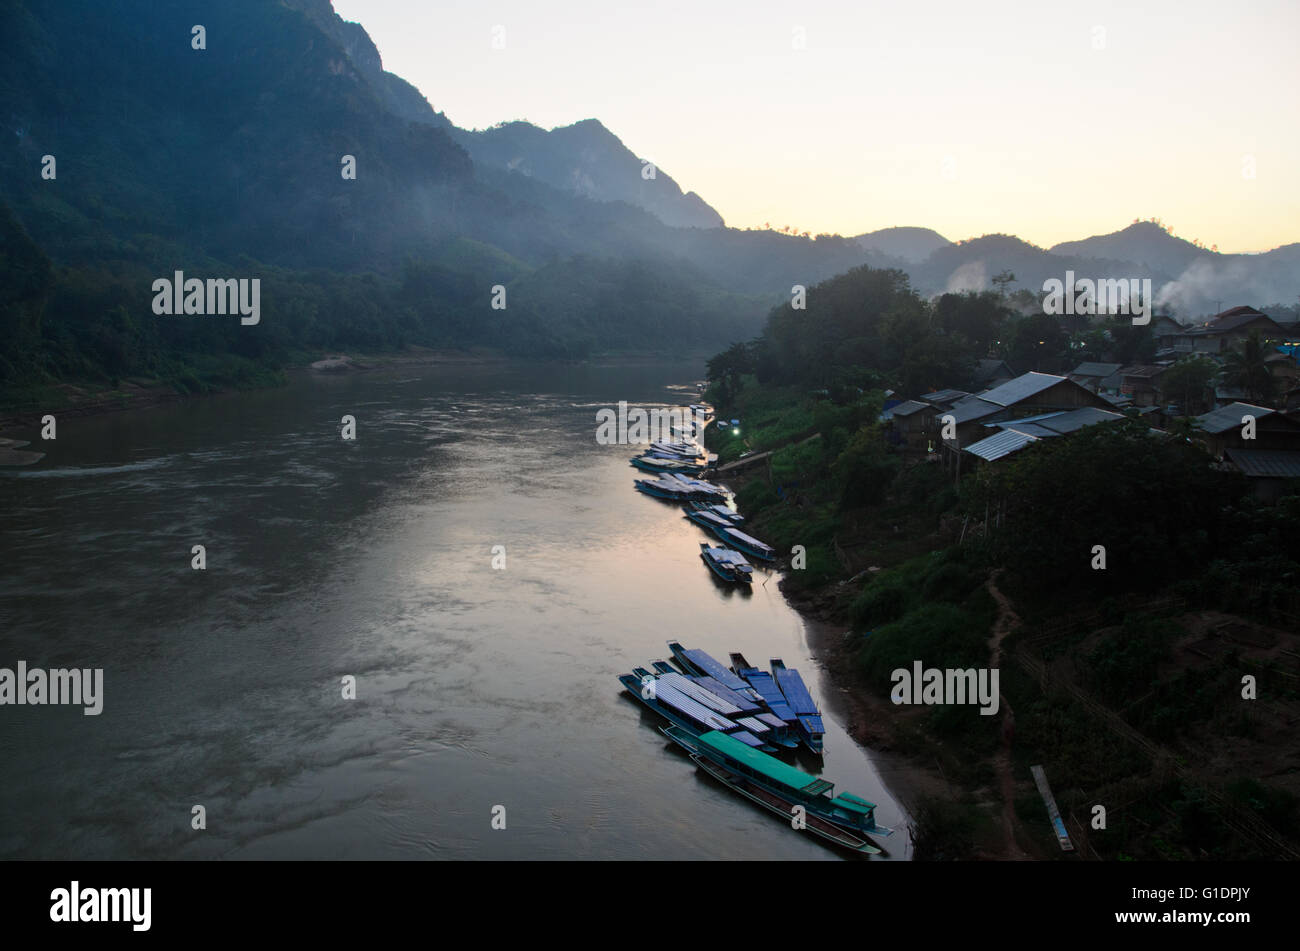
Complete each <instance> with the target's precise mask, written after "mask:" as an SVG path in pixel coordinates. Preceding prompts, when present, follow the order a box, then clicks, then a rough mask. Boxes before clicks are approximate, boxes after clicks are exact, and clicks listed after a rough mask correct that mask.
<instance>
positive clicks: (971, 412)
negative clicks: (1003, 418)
mask: <svg viewBox="0 0 1300 951" xmlns="http://www.w3.org/2000/svg"><path fill="white" fill-rule="evenodd" d="M1004 409H1006V407H1005V406H999V405H998V404H996V403H990V402H988V401H987V400H984V399H980V397H978V396H968V397H966V398H965V399H964V400H959V401H958V402H956V403H955V404H953V407H952V409H951V410H949V412H948V413H945V414H942V415H948V414H951V415H952V417H953V419H955V420H956V421H957V422H958V423H959V424H960V423H969V422H970V421H971V420H975V419H983V418H984V417H985V416H992V415H993V414H994V413H1000V412H1002V411H1003V410H1004ZM941 421H942V417H941Z"/></svg>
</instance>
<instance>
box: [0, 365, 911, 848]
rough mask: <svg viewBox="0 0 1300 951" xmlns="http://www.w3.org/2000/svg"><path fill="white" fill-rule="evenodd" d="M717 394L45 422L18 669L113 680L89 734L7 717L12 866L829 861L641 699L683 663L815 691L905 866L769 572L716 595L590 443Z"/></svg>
mask: <svg viewBox="0 0 1300 951" xmlns="http://www.w3.org/2000/svg"><path fill="white" fill-rule="evenodd" d="M702 376H703V366H702V365H701V364H697V363H691V362H681V363H659V364H650V363H643V364H636V365H627V364H614V363H609V364H599V363H595V364H591V365H582V366H561V365H521V364H486V365H481V366H464V365H455V366H441V365H429V366H416V367H410V366H406V367H401V368H393V369H385V370H375V371H369V372H361V373H348V374H341V375H336V376H324V375H306V374H304V375H300V376H296V377H295V378H294V379H293V380H292V382H291V383H290V384H289V385H288V386H286V387H282V388H278V389H273V390H264V391H256V392H245V393H235V394H227V395H222V396H218V397H210V398H203V399H196V400H190V401H186V402H183V403H179V404H173V405H170V406H166V407H163V408H157V409H150V410H142V411H138V412H124V413H118V414H112V415H106V416H98V417H86V418H74V417H68V418H66V419H62V420H59V422H58V431H57V437H58V438H57V440H55V441H53V442H46V443H43V444H42V445H41V446H40V447H39V448H40V449H42V450H44V451H45V452H46V453H47V455H46V457H45V459H43V460H42V461H41V462H40V463H38V464H37V465H35V466H33V467H30V468H27V469H8V470H0V494H3V496H4V504H3V506H0V551H2V552H3V559H2V561H3V566H4V567H3V571H2V572H0V613H2V614H3V629H2V633H0V667H8V668H14V667H15V666H16V664H17V662H18V661H20V660H22V661H26V663H27V665H28V667H29V668H32V667H41V668H57V667H79V668H103V670H104V699H103V711H102V713H101V714H100V715H98V716H84V715H83V713H82V710H81V708H80V707H68V706H63V707H59V706H4V707H0V755H2V756H3V762H4V774H5V778H4V782H3V784H0V856H2V857H5V858H39V859H109V858H122V859H126V858H131V859H134V858H168V859H171V858H179V859H190V858H230V859H269V858H277V859H278V858H310V859H342V858H358V859H360V858H393V859H411V858H449V859H452V858H460V859H464V858H496V859H520V858H527V859H603V858H618V859H671V858H682V859H709V858H720V859H827V860H835V859H838V858H840V857H841V856H840V853H838V852H836V851H834V850H832V849H831V848H829V847H827V846H824V845H822V844H820V843H819V841H818V840H816V839H814V838H812V837H811V836H809V835H807V834H803V833H796V832H794V831H792V830H791V829H790V828H789V825H788V824H787V823H783V822H782V821H781V820H780V819H779V818H777V817H775V816H772V815H770V814H769V813H766V812H763V811H761V810H759V809H758V808H757V807H756V806H753V805H751V804H750V803H748V802H747V801H745V800H743V799H741V798H740V797H738V796H736V795H735V794H734V793H732V792H730V791H729V790H727V789H725V788H723V787H721V786H719V785H718V784H716V783H715V782H713V781H712V780H710V779H708V778H706V777H704V776H703V775H701V774H699V773H698V771H697V770H696V769H695V768H694V766H693V765H692V764H691V763H690V761H689V760H688V759H687V758H686V757H685V756H684V755H683V754H682V753H681V752H679V751H678V750H676V749H675V748H673V747H671V746H670V744H669V743H668V741H667V740H666V739H665V738H664V737H663V736H662V735H660V734H659V733H658V731H657V730H656V729H654V727H655V726H656V725H657V721H656V718H655V717H654V715H653V714H651V713H649V712H648V711H645V710H644V709H643V708H642V707H641V706H640V705H639V704H637V703H636V702H635V701H633V700H632V699H631V698H629V697H628V696H626V695H625V694H624V693H623V691H622V688H621V686H620V684H619V683H618V681H617V679H616V678H617V676H618V675H619V674H621V673H624V672H628V671H630V670H631V668H633V667H635V666H638V665H646V666H648V662H649V661H651V660H653V659H657V658H663V657H666V656H667V648H666V646H665V642H666V641H668V640H671V639H680V640H681V641H682V642H683V643H685V644H686V646H688V647H703V648H705V649H707V650H709V651H711V652H712V653H714V654H715V656H718V657H719V658H720V659H724V660H725V658H726V655H727V653H728V652H730V651H741V652H743V653H745V654H746V655H747V656H748V657H749V659H750V660H751V661H756V662H758V663H763V664H765V663H766V661H767V659H768V658H769V657H777V656H780V657H783V658H784V659H785V661H786V663H787V665H789V666H797V667H799V668H800V669H801V671H802V672H803V674H804V677H805V679H806V680H807V681H808V684H809V688H810V689H811V690H812V692H813V695H814V697H816V698H817V699H818V701H819V703H820V704H821V705H822V707H823V709H824V710H826V712H827V713H828V717H827V730H828V733H827V737H826V748H827V752H826V756H825V763H824V767H825V775H826V777H827V778H829V779H831V780H833V781H835V782H836V783H837V786H838V788H840V789H845V790H849V791H852V792H855V793H857V794H858V795H862V796H865V797H867V798H869V799H871V800H873V801H875V802H877V803H878V804H879V808H878V810H877V819H878V821H879V822H881V823H883V824H885V825H888V826H894V827H896V828H899V831H898V832H896V833H895V834H894V835H893V836H892V837H890V838H888V839H884V840H881V841H880V842H878V843H877V844H880V845H883V846H884V847H885V848H886V850H887V853H888V855H887V856H886V857H890V858H907V857H908V856H909V853H910V845H909V843H908V841H907V833H906V830H905V828H904V826H905V823H906V815H905V813H904V812H903V810H902V808H901V806H900V805H899V804H898V803H897V802H896V801H895V800H894V798H893V797H892V796H891V795H890V793H889V791H888V790H887V789H886V788H885V786H884V784H883V782H882V781H881V778H880V776H879V774H878V772H877V770H876V767H875V765H874V764H873V762H872V760H871V757H870V755H869V754H868V753H867V752H865V751H863V750H862V749H860V748H859V747H857V746H856V745H855V744H854V743H853V742H852V740H850V739H849V738H848V736H847V735H846V734H845V732H844V725H843V721H842V718H841V716H840V714H839V713H838V711H837V710H836V708H835V705H834V704H833V703H828V702H827V701H826V699H825V695H824V691H825V690H826V689H829V688H828V687H827V686H826V680H825V678H823V677H822V676H821V673H820V671H819V670H818V668H817V667H816V665H815V663H814V662H813V661H812V660H811V658H810V654H809V648H808V644H807V634H806V631H805V627H804V624H803V622H802V621H801V619H800V617H799V615H798V614H797V613H796V612H795V611H794V610H793V609H792V608H791V607H790V606H789V605H788V604H787V603H786V601H785V600H784V598H783V597H782V596H781V594H780V592H779V591H778V590H777V577H776V575H775V574H768V573H763V574H762V579H761V580H763V583H756V584H755V585H754V590H753V593H752V594H749V595H746V594H743V593H739V592H735V591H729V590H727V589H725V588H724V587H722V586H721V585H720V584H718V583H715V582H714V580H713V578H712V576H711V575H710V574H709V572H708V571H707V569H706V568H705V566H704V565H703V563H702V562H701V561H700V558H699V554H698V551H699V549H698V545H699V542H700V541H703V540H705V536H704V535H703V533H702V531H701V530H700V529H699V528H697V527H696V526H694V525H692V524H691V523H690V522H688V521H686V520H685V519H684V518H682V516H681V512H680V511H679V510H677V509H676V508H674V507H673V506H670V505H668V504H665V503H662V502H659V501H657V500H655V499H651V498H647V497H645V496H642V495H641V494H640V493H638V492H636V491H634V489H633V479H634V478H635V477H637V476H638V475H639V473H637V471H636V470H634V469H632V468H631V467H630V466H629V465H628V457H629V455H631V452H630V450H629V447H627V446H603V445H598V444H597V441H596V439H595V429H596V411H597V409H599V408H601V407H605V406H609V407H615V406H617V404H618V401H619V400H628V401H629V402H631V403H633V404H636V403H641V404H644V405H671V404H678V403H685V402H690V401H691V400H692V399H693V398H694V390H693V389H680V388H677V387H680V386H681V385H684V384H690V383H692V382H693V381H696V380H698V379H700V378H701V377H702ZM344 415H352V416H354V417H355V419H356V435H357V438H356V439H355V440H354V441H345V440H343V439H342V438H341V437H340V420H341V418H342V417H343V416H344ZM29 438H30V437H29ZM34 448H35V447H34ZM195 545H202V546H204V548H205V557H206V568H205V569H204V570H195V569H194V568H192V567H191V561H192V558H193V557H194V556H193V555H192V554H191V551H192V547H193V546H195ZM498 545H499V546H504V554H505V568H504V570H499V569H495V568H494V567H493V549H494V546H498ZM345 677H353V678H355V683H356V688H355V692H356V698H355V699H344V697H343V692H344V690H343V687H342V684H343V678H345ZM803 765H805V768H807V764H803ZM195 806H202V807H203V814H204V816H205V820H206V828H204V829H201V830H196V829H194V828H192V825H193V822H194V820H193V816H194V807H195ZM497 806H503V807H504V818H505V828H504V829H494V828H493V822H492V819H493V814H494V807H497ZM497 812H498V813H499V812H500V810H497ZM498 824H500V823H499V822H498Z"/></svg>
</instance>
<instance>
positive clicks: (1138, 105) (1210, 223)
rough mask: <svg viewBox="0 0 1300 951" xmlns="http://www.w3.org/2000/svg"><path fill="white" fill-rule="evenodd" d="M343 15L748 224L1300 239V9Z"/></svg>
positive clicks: (518, 6) (514, 115) (470, 106)
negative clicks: (1130, 228) (612, 147)
mask: <svg viewBox="0 0 1300 951" xmlns="http://www.w3.org/2000/svg"><path fill="white" fill-rule="evenodd" d="M1141 6H1142V8H1141V9H1133V4H1132V2H1131V0H1129V2H1127V3H1111V2H1107V0H1089V2H1086V3H1082V2H1071V3H1068V4H1066V3H1057V2H1047V3H1045V2H1042V0H1015V2H1012V0H985V2H981V3H973V2H971V0H902V2H890V0H876V2H870V3H866V2H862V0H836V2H823V0H801V2H776V0H740V2H734V0H689V2H676V0H656V2H653V3H636V4H628V3H624V2H621V0H547V2H545V3H539V2H538V0H522V2H521V0H439V2H430V0H334V8H335V10H336V11H337V12H338V13H339V14H340V15H341V16H342V17H343V18H344V19H347V20H354V21H356V22H359V23H361V25H362V26H364V27H365V28H366V31H367V32H368V33H369V34H370V36H371V38H372V39H373V40H374V42H375V45H376V46H377V47H378V48H379V51H380V55H381V56H382V57H383V60H384V67H385V68H386V69H388V70H390V71H391V72H394V73H397V74H398V75H399V76H402V77H403V78H404V79H406V80H408V81H409V82H411V83H413V84H415V86H417V87H418V88H419V89H420V91H421V92H422V93H423V94H424V95H425V97H426V98H427V99H428V100H429V102H430V103H431V104H432V105H433V107H434V108H435V109H436V110H438V111H439V112H443V113H445V114H446V115H447V117H448V118H449V119H450V120H451V121H452V122H454V123H455V124H456V125H458V126H462V127H464V128H486V127H488V126H491V125H495V124H496V123H497V122H501V121H511V120H515V119H524V120H527V121H529V122H532V123H534V124H536V125H539V126H542V127H543V128H547V129H549V128H553V127H555V126H561V125H569V124H571V123H573V122H577V121H579V120H581V119H587V118H596V119H599V120H600V121H601V122H602V123H603V124H604V125H605V126H606V127H607V128H609V129H610V130H611V131H612V132H613V133H614V134H615V135H617V136H618V137H619V138H620V139H622V141H623V143H624V144H625V145H626V146H627V147H628V148H629V149H631V150H632V151H633V152H634V153H636V154H637V155H638V156H640V157H642V158H645V159H647V160H649V161H651V162H653V163H655V165H656V166H657V167H658V168H660V169H662V170H663V171H664V172H666V173H667V174H669V175H671V176H672V177H673V178H674V179H675V180H676V181H677V183H678V184H679V185H681V187H682V189H683V190H685V191H695V192H697V193H698V194H699V195H700V196H701V197H703V198H704V200H705V201H707V202H708V203H709V204H710V205H712V206H713V207H714V208H716V209H717V210H718V212H719V213H720V214H721V215H722V216H723V218H724V219H725V220H726V222H727V224H728V225H730V226H732V227H736V228H747V227H763V226H764V224H765V223H770V224H771V225H772V226H773V227H776V228H780V227H782V226H784V225H790V226H792V227H796V228H798V230H799V231H809V232H811V233H813V234H818V233H822V232H830V233H838V234H843V235H856V234H861V233H864V232H868V231H874V230H876V229H878V228H885V227H892V226H896V225H914V226H920V227H928V228H933V229H935V230H936V231H938V232H939V233H940V234H942V235H944V236H945V237H947V238H949V239H952V240H959V239H961V238H970V237H978V236H979V235H982V234H992V233H999V232H1001V233H1006V234H1015V235H1018V236H1019V237H1021V238H1023V239H1025V240H1026V241H1030V242H1032V243H1034V244H1037V245H1040V246H1043V247H1050V246H1051V245H1053V244H1055V243H1057V242H1060V241H1068V240H1075V239H1079V238H1084V237H1088V236H1090V235H1094V234H1105V233H1108V232H1111V231H1116V230H1119V229H1120V228H1123V227H1125V226H1127V225H1128V224H1130V223H1131V222H1132V221H1133V220H1134V219H1135V218H1142V219H1147V218H1152V217H1155V218H1159V219H1161V220H1162V221H1163V222H1164V223H1165V224H1166V225H1169V226H1171V227H1172V229H1173V233H1174V234H1176V235H1178V236H1179V237H1182V238H1187V239H1188V240H1200V241H1201V242H1203V243H1204V244H1205V245H1206V246H1210V245H1217V246H1218V248H1219V250H1220V251H1230V252H1253V251H1265V250H1269V249H1271V248H1274V247H1277V246H1279V245H1283V244H1290V243H1294V242H1297V241H1300V121H1297V120H1298V119H1300V105H1298V103H1300V95H1298V93H1300V53H1298V52H1297V47H1296V39H1297V37H1300V2H1298V0H1232V2H1223V0H1217V2H1213V3H1211V2H1204V0H1149V2H1145V3H1143V4H1142V5H1141Z"/></svg>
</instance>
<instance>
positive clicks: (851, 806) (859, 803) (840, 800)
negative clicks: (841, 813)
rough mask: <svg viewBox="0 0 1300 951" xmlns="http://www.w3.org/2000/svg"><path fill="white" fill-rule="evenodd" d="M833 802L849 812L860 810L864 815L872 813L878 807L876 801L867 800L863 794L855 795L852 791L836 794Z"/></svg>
mask: <svg viewBox="0 0 1300 951" xmlns="http://www.w3.org/2000/svg"><path fill="white" fill-rule="evenodd" d="M832 802H834V803H835V805H837V806H839V807H840V808H841V809H845V810H848V811H849V812H858V813H861V814H862V815H864V816H867V815H871V812H872V810H874V809H875V808H876V804H875V803H874V802H867V801H866V800H865V799H863V798H862V797H861V796H855V795H853V793H851V792H842V793H840V794H839V795H838V796H836V797H835V798H834V799H833V800H832Z"/></svg>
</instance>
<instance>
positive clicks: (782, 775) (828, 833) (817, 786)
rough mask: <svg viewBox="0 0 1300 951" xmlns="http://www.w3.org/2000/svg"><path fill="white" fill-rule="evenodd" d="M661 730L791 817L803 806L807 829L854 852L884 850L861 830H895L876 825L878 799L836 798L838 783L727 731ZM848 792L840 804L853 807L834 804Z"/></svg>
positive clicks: (711, 770) (736, 786) (722, 776)
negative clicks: (730, 735) (833, 793)
mask: <svg viewBox="0 0 1300 951" xmlns="http://www.w3.org/2000/svg"><path fill="white" fill-rule="evenodd" d="M663 732H664V735H665V736H667V737H668V738H669V739H671V740H672V741H673V742H674V743H676V744H678V745H679V746H681V747H682V748H683V749H685V750H687V752H689V753H690V755H691V759H692V760H693V761H694V762H695V763H696V765H698V766H699V767H701V768H702V769H704V770H705V772H707V773H708V774H709V775H711V776H713V777H714V778H715V779H718V780H720V781H721V782H723V783H725V784H726V785H727V786H728V787H730V788H731V789H733V790H735V791H736V792H738V793H740V794H742V795H743V796H745V797H746V798H747V799H749V800H751V801H753V802H756V803H758V804H759V805H760V806H763V807H764V808H765V809H767V810H768V811H770V812H774V813H776V814H777V815H780V816H781V817H782V818H784V819H786V820H787V821H788V820H791V819H792V818H793V817H794V816H795V815H797V812H796V809H797V808H798V807H802V809H803V828H804V829H805V830H806V831H809V832H811V833H813V834H814V835H816V836H818V837H820V838H822V839H825V840H827V841H829V842H832V843H834V844H836V845H839V846H843V847H845V848H849V849H852V850H853V851H856V852H866V853H869V854H879V853H880V849H878V848H877V847H876V846H874V845H872V844H871V843H870V842H868V841H867V840H866V839H864V838H862V837H861V834H860V833H864V832H872V833H875V834H880V835H885V834H888V833H889V832H891V831H892V830H886V829H884V828H883V827H881V826H877V825H876V824H875V816H874V810H875V804H874V803H870V802H868V801H867V800H865V799H861V798H859V797H857V796H853V795H852V794H849V793H842V794H841V795H840V796H838V797H834V798H832V796H831V793H832V792H833V791H834V789H835V784H834V783H831V782H829V781H827V780H824V779H819V778H817V777H815V776H810V775H808V774H807V773H805V772H803V771H802V770H799V769H796V768H795V767H793V766H789V765H787V764H786V763H783V762H781V761H780V760H778V759H776V758H775V757H772V756H768V755H766V754H764V753H759V752H757V751H755V750H753V749H751V748H750V747H748V746H746V745H744V744H743V743H739V742H736V741H735V740H733V739H732V738H731V737H729V736H727V735H726V734H724V733H721V732H719V731H716V730H715V731H709V732H707V733H702V734H699V735H698V736H696V735H693V734H691V733H690V732H689V731H686V730H680V729H677V728H674V727H666V728H664V730H663ZM845 796H848V797H849V799H848V800H844V803H842V805H843V804H849V803H851V804H852V806H853V807H854V808H853V809H852V810H845V809H843V808H842V806H837V805H836V803H839V802H841V800H843V798H844V797H845ZM850 813H851V814H850Z"/></svg>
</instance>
